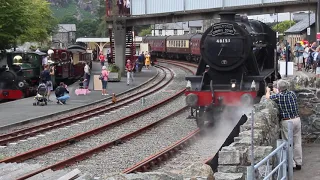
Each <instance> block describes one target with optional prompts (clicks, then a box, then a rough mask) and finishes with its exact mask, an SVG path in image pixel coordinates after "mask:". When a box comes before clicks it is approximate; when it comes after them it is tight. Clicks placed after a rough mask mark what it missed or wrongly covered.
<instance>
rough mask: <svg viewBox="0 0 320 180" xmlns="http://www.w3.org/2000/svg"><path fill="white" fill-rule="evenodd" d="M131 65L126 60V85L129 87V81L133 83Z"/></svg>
mask: <svg viewBox="0 0 320 180" xmlns="http://www.w3.org/2000/svg"><path fill="white" fill-rule="evenodd" d="M133 68H134V67H133V64H132V63H131V61H130V60H129V59H128V60H127V63H126V71H127V85H130V80H132V82H133Z"/></svg>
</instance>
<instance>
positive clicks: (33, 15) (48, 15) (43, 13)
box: [19, 0, 57, 42]
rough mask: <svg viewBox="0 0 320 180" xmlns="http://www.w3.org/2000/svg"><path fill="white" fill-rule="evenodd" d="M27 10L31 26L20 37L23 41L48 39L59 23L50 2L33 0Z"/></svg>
mask: <svg viewBox="0 0 320 180" xmlns="http://www.w3.org/2000/svg"><path fill="white" fill-rule="evenodd" d="M25 11H26V12H27V13H28V18H29V27H28V29H27V31H26V32H25V33H24V34H22V35H21V36H20V37H19V39H20V40H21V41H22V42H25V41H40V42H43V41H46V40H47V39H48V37H49V35H51V33H52V32H53V31H54V30H55V28H56V25H57V20H56V19H55V18H54V17H53V14H52V11H51V10H50V4H49V3H48V2H47V1H45V0H32V1H30V3H28V5H27V7H26V9H25Z"/></svg>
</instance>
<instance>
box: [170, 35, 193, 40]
mask: <svg viewBox="0 0 320 180" xmlns="http://www.w3.org/2000/svg"><path fill="white" fill-rule="evenodd" d="M194 35H196V34H184V35H177V36H169V37H168V38H167V39H168V40H189V39H191V38H192V37H193V36H194Z"/></svg>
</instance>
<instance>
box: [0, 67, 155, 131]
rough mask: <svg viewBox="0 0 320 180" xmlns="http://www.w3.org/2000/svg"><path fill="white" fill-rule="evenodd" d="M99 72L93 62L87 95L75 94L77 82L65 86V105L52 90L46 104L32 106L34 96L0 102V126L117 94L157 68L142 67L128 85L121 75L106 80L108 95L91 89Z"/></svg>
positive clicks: (147, 78)
mask: <svg viewBox="0 0 320 180" xmlns="http://www.w3.org/2000/svg"><path fill="white" fill-rule="evenodd" d="M100 74H101V65H100V63H96V62H93V64H92V71H91V80H90V84H89V89H90V90H91V93H90V94H88V95H79V96H77V95H76V94H75V90H76V89H77V88H78V87H79V82H76V83H74V84H72V85H70V86H68V88H67V89H68V90H69V92H70V99H69V100H68V101H67V104H66V105H59V104H57V103H56V98H55V95H54V91H53V92H51V96H50V99H51V100H52V102H48V105H47V106H33V105H32V104H33V102H34V97H29V98H25V99H20V100H15V101H10V102H5V103H1V104H0V128H4V127H8V126H10V125H13V124H16V123H26V122H30V121H32V120H35V119H38V118H41V117H43V116H48V115H53V114H56V113H59V112H62V111H67V110H71V109H75V108H78V107H81V106H84V105H86V104H90V103H93V102H95V101H99V100H102V99H108V98H110V96H111V95H112V93H115V94H119V93H121V92H125V91H127V90H129V89H131V88H134V87H136V86H139V85H140V84H142V83H144V82H146V81H148V80H149V79H151V78H152V77H154V76H155V75H156V74H157V69H156V68H154V67H152V68H150V69H149V70H148V69H144V68H143V70H142V72H139V73H135V74H134V82H133V83H132V84H130V85H127V83H126V81H127V78H126V77H122V78H121V81H120V82H108V86H107V93H108V94H109V95H108V96H102V95H101V91H98V90H97V91H95V90H94V89H93V76H94V75H100Z"/></svg>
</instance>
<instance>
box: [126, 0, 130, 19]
mask: <svg viewBox="0 0 320 180" xmlns="http://www.w3.org/2000/svg"><path fill="white" fill-rule="evenodd" d="M126 9H127V14H128V15H130V0H127V4H126Z"/></svg>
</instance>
